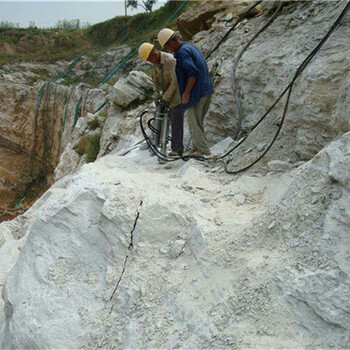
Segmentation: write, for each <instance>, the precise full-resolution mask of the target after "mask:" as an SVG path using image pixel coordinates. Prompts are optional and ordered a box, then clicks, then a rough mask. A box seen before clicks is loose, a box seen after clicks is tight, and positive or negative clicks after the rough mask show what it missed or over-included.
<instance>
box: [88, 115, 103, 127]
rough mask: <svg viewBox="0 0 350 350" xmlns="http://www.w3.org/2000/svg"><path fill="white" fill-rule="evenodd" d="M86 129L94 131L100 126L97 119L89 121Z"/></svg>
mask: <svg viewBox="0 0 350 350" xmlns="http://www.w3.org/2000/svg"><path fill="white" fill-rule="evenodd" d="M87 125H88V127H89V128H90V129H91V130H96V129H97V128H98V127H99V126H100V122H99V121H98V119H97V118H96V117H95V118H94V119H92V120H90V121H89V122H88V123H87Z"/></svg>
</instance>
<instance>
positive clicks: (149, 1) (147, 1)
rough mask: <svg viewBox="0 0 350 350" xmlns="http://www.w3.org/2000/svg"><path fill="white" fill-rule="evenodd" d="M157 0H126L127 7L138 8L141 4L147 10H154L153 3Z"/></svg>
mask: <svg viewBox="0 0 350 350" xmlns="http://www.w3.org/2000/svg"><path fill="white" fill-rule="evenodd" d="M156 2H157V0H126V7H130V8H133V9H136V8H137V7H138V6H141V7H142V8H143V9H144V10H145V11H146V12H152V8H153V5H154V4H155V3H156Z"/></svg>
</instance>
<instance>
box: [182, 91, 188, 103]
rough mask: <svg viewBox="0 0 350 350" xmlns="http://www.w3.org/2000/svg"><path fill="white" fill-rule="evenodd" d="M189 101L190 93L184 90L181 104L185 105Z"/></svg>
mask: <svg viewBox="0 0 350 350" xmlns="http://www.w3.org/2000/svg"><path fill="white" fill-rule="evenodd" d="M188 102H190V94H189V93H187V92H186V91H185V92H184V93H183V94H182V104H183V105H185V104H187V103H188Z"/></svg>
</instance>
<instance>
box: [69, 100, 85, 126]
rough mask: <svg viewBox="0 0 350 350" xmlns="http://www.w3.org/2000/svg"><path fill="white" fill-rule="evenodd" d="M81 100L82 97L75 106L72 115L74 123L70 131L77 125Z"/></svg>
mask: <svg viewBox="0 0 350 350" xmlns="http://www.w3.org/2000/svg"><path fill="white" fill-rule="evenodd" d="M82 99H83V96H80V97H79V100H78V102H77V104H76V105H75V114H74V122H73V126H72V129H74V127H75V125H76V124H77V121H78V118H79V111H80V105H81V100H82Z"/></svg>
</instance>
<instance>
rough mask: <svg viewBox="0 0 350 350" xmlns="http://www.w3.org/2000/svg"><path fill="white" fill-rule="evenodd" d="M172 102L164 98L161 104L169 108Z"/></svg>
mask: <svg viewBox="0 0 350 350" xmlns="http://www.w3.org/2000/svg"><path fill="white" fill-rule="evenodd" d="M169 105H170V103H169V102H168V101H165V100H162V101H161V106H162V108H169Z"/></svg>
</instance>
